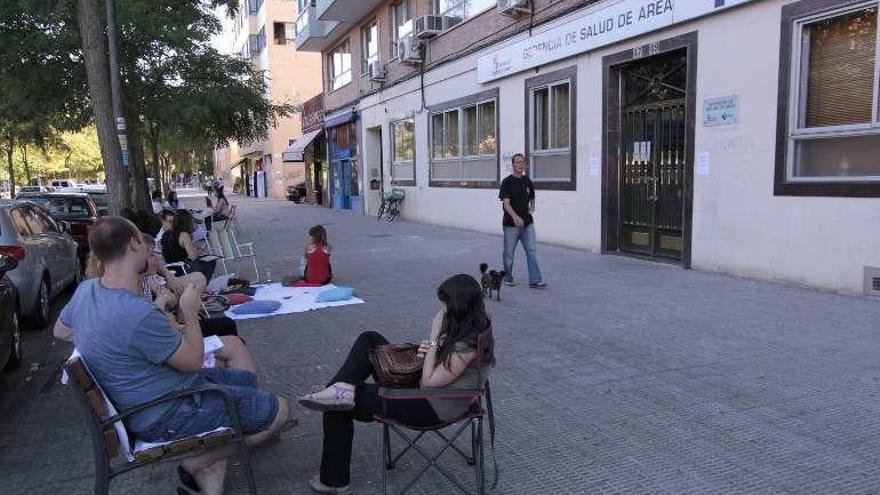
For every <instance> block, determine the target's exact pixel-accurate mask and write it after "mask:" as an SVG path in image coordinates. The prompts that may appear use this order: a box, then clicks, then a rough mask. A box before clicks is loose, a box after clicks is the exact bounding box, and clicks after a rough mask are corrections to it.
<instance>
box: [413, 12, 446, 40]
mask: <svg viewBox="0 0 880 495" xmlns="http://www.w3.org/2000/svg"><path fill="white" fill-rule="evenodd" d="M443 29H444V28H443V16H439V15H423V16H421V17H417V18H416V27H415V33H416V37H417V38H419V39H422V40H424V39H428V38H433V37H434V36H437V35H438V34H440V33H441V32H442V31H443Z"/></svg>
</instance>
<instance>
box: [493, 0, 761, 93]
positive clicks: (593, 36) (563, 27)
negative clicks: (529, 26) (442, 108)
mask: <svg viewBox="0 0 880 495" xmlns="http://www.w3.org/2000/svg"><path fill="white" fill-rule="evenodd" d="M753 1H755V0H621V1H618V2H613V0H612V1H611V2H610V3H611V4H610V5H609V2H602V3H601V4H600V6H599V7H597V8H590V9H587V10H586V11H584V13H582V14H580V15H579V16H578V17H577V18H575V19H572V20H569V21H567V22H565V21H563V23H562V24H558V25H554V24H551V26H550V27H549V28H547V29H545V30H544V31H541V32H538V33H536V34H534V35H533V36H531V37H529V38H526V39H523V40H520V41H516V42H513V43H511V44H509V45H507V46H504V47H501V48H499V49H497V50H494V51H490V52H489V53H488V54H486V55H483V56H481V57H480V58H479V59H478V61H477V81H479V82H481V83H485V82H489V81H493V80H495V79H500V78H502V77H505V76H509V75H511V74H516V73H517V72H522V71H524V70H528V69H531V68H534V67H538V66H541V65H544V64H547V63H550V62H554V61H556V60H560V59H564V58H567V57H571V56H573V55H578V54H581V53H585V52H588V51H590V50H595V49H596V48H600V47H602V46H606V45H610V44H611V43H616V42H618V41H621V40H625V39H628V38H632V37H635V36H640V35H642V34H645V33H649V32H652V31H656V30H658V29H663V28H666V27H669V26H672V25H674V24H679V23H682V22H686V21H689V20H692V19H696V18H698V17H702V16H705V15H709V14H713V13H716V12H720V11H722V10H724V9H728V8H730V7H735V6H737V5H742V4H744V3H749V2H753Z"/></svg>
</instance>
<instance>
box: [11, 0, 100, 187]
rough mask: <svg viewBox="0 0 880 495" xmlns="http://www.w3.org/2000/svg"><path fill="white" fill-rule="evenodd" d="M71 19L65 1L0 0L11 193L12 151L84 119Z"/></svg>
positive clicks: (78, 58)
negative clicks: (69, 27)
mask: <svg viewBox="0 0 880 495" xmlns="http://www.w3.org/2000/svg"><path fill="white" fill-rule="evenodd" d="M71 21H72V16H71V12H70V10H69V9H68V8H66V6H65V5H64V2H58V1H51V0H4V1H3V2H0V95H2V97H0V139H2V146H3V148H4V151H5V152H6V158H7V173H8V174H9V176H10V182H11V186H12V188H13V191H12V192H13V194H14V188H15V183H16V173H15V167H14V159H13V156H14V154H15V153H16V150H17V149H18V150H19V151H22V150H23V151H24V152H25V154H27V150H28V146H29V145H38V146H42V145H44V143H45V142H46V140H47V139H51V138H52V137H53V136H54V133H55V130H56V129H76V128H78V127H81V126H83V125H85V123H86V121H87V119H88V113H87V111H86V108H87V105H86V102H87V100H86V93H85V87H84V84H83V82H84V80H83V76H84V73H83V71H82V66H81V62H82V59H81V56H80V55H79V53H77V50H76V47H77V46H78V37H77V34H76V32H75V31H72V30H70V29H65V28H64V27H63V26H65V25H68V24H70V22H71Z"/></svg>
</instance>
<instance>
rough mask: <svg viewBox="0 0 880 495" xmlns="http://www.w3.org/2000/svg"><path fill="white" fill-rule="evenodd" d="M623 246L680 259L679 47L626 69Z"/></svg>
mask: <svg viewBox="0 0 880 495" xmlns="http://www.w3.org/2000/svg"><path fill="white" fill-rule="evenodd" d="M620 77H621V89H622V91H621V99H620V103H621V106H620V137H621V139H620V149H619V152H618V155H617V156H618V160H619V164H618V167H619V168H618V198H619V203H618V209H619V212H618V216H617V218H618V219H619V225H618V229H617V233H618V246H619V248H620V250H621V251H625V252H629V253H633V254H638V255H642V256H649V257H659V258H670V259H674V260H680V259H681V258H682V247H683V238H684V229H685V222H684V184H685V171H686V168H687V164H686V153H685V146H686V142H685V124H686V94H687V54H686V53H685V52H684V51H679V52H673V53H671V54H669V55H663V56H658V57H654V58H651V59H648V60H646V61H643V62H638V63H635V64H633V65H631V66H628V67H625V68H623V69H622V70H621V72H620Z"/></svg>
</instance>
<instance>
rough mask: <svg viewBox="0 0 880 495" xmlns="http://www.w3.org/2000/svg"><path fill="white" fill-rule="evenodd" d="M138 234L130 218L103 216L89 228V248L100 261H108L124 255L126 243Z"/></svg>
mask: <svg viewBox="0 0 880 495" xmlns="http://www.w3.org/2000/svg"><path fill="white" fill-rule="evenodd" d="M140 235H141V233H140V231H138V229H137V227H135V225H134V224H133V223H131V221H130V220H127V219H125V218H122V217H105V218H102V219H101V220H99V221H98V223H96V224H94V225H92V227H91V228H89V248H90V249H91V251H92V254H94V255H95V257H96V258H98V260H99V261H100V262H101V263H104V264H106V263H110V262H111V261H115V260H117V259H119V258H122V257H123V256H125V253H126V251H127V250H128V244H129V243H130V242H131V240H132V239H138V240H140V238H139V237H138V236H140Z"/></svg>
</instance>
